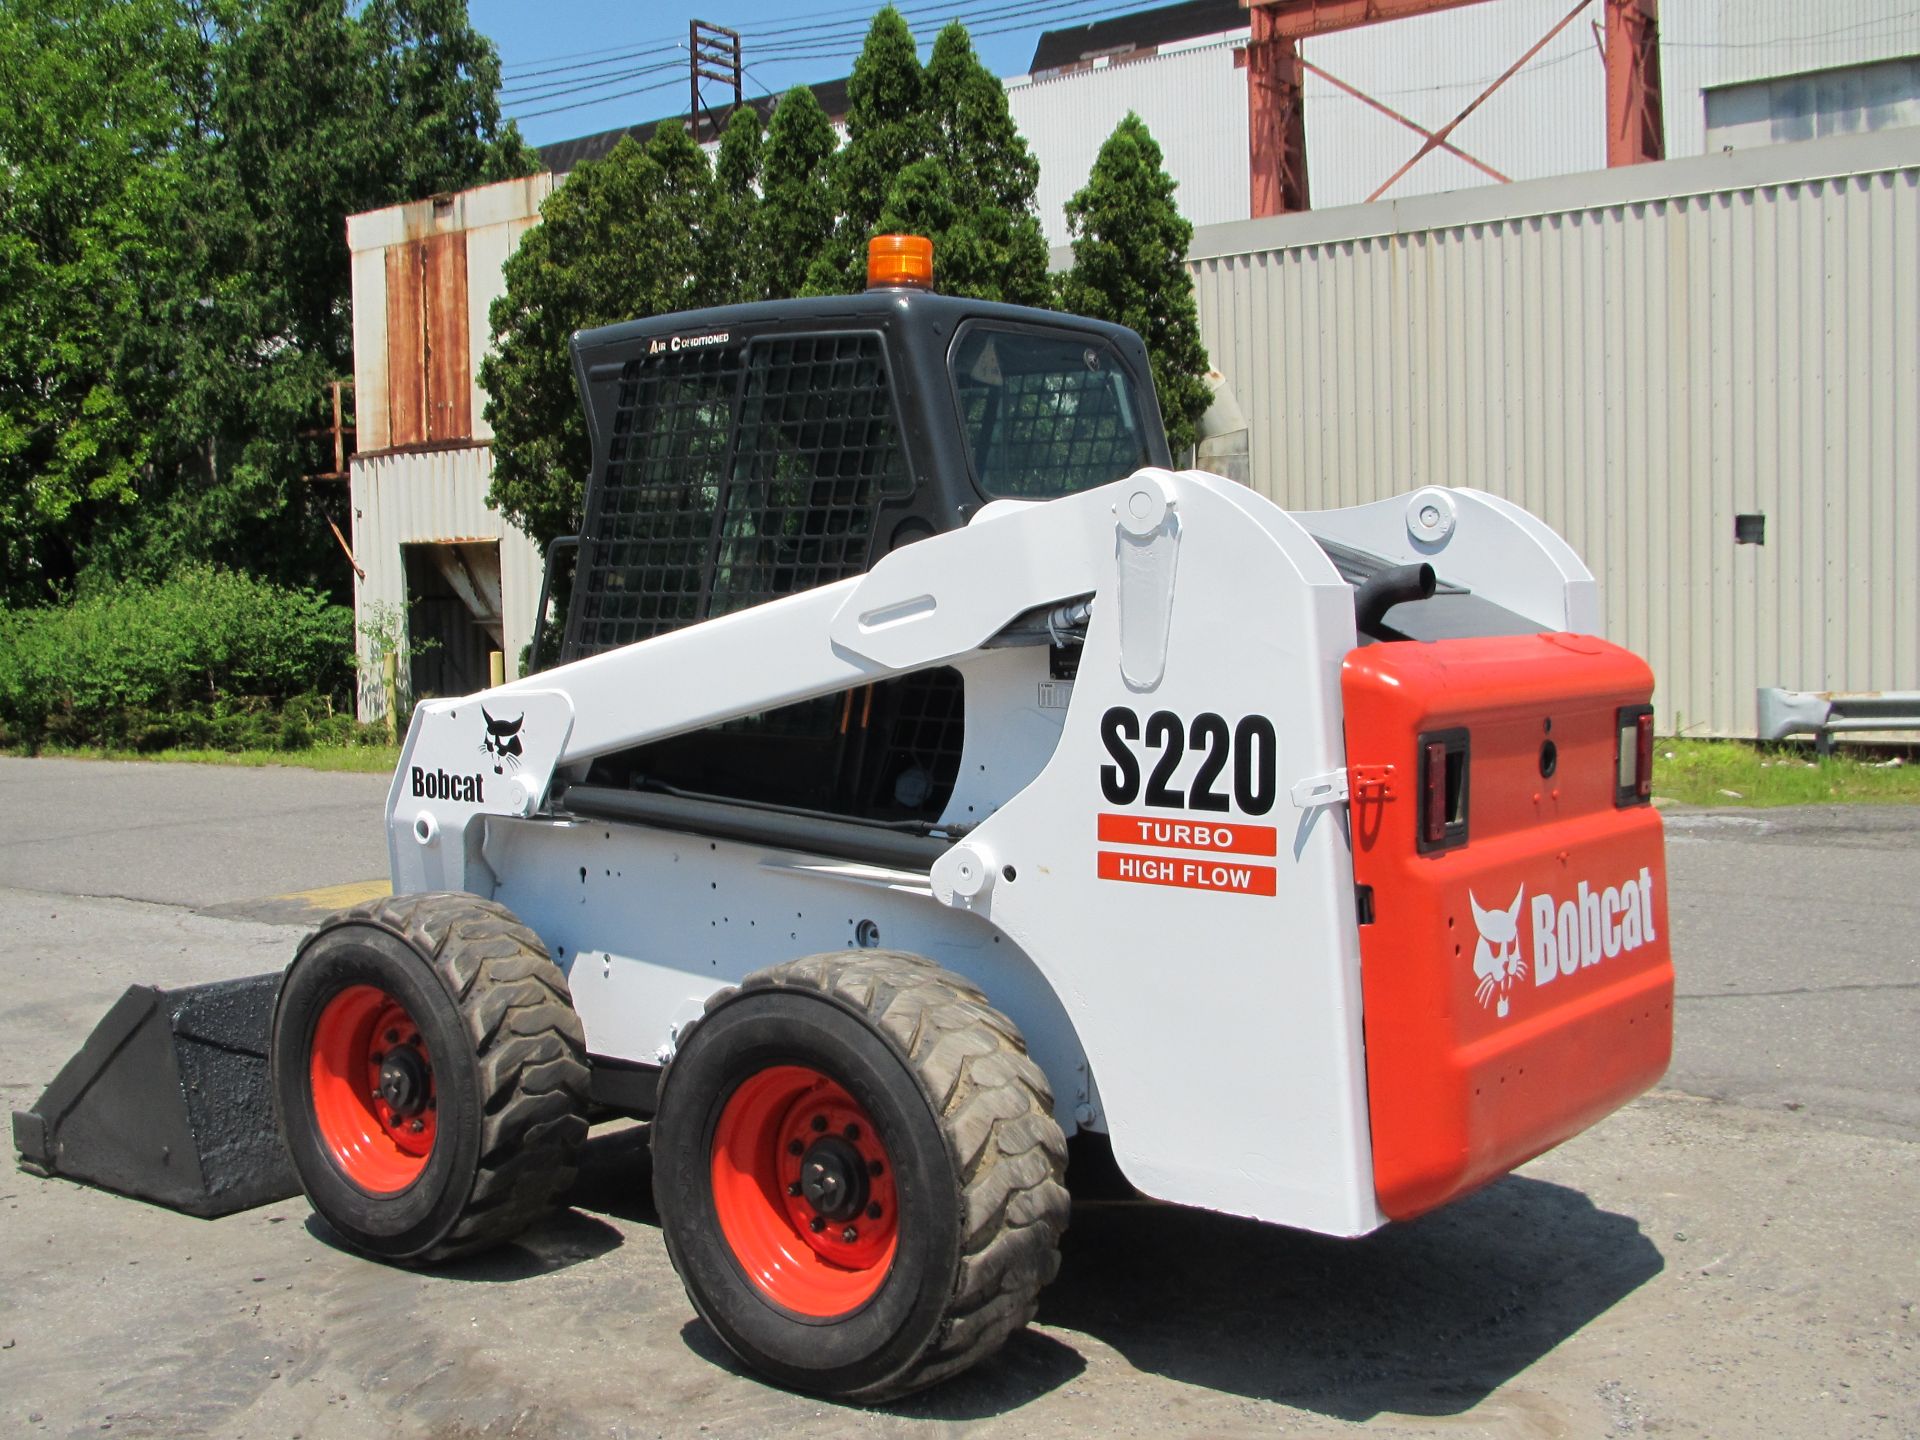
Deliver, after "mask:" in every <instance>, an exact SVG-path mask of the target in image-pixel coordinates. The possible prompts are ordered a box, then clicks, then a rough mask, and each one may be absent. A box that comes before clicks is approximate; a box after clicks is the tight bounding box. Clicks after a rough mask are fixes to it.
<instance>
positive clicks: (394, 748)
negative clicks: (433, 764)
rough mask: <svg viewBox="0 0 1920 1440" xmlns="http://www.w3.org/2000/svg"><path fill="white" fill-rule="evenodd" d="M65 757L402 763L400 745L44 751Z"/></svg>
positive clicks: (388, 768) (369, 766)
mask: <svg viewBox="0 0 1920 1440" xmlns="http://www.w3.org/2000/svg"><path fill="white" fill-rule="evenodd" d="M40 753H41V754H42V755H46V756H48V757H51V758H55V759H63V760H154V761H159V762H161V763H163V764H169V763H170V764H175V765H242V766H254V767H258V766H263V765H289V766H294V767H297V768H299V769H302V770H339V771H347V772H351V773H354V774H363V775H390V774H392V773H393V767H394V766H396V765H398V764H399V763H400V747H399V746H398V745H316V746H314V747H312V748H311V749H307V750H155V751H151V752H146V753H143V752H140V751H136V750H106V749H101V748H98V747H95V746H75V747H72V748H67V749H54V748H52V747H49V748H47V749H44V750H42V751H41V752H40Z"/></svg>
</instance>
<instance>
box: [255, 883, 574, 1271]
mask: <svg viewBox="0 0 1920 1440" xmlns="http://www.w3.org/2000/svg"><path fill="white" fill-rule="evenodd" d="M584 1048H585V1046H584V1039H583V1037H582V1034H581V1029H580V1022H579V1019H578V1017H577V1016H576V1015H575V1014H574V1011H573V1006H572V1004H571V1001H570V999H569V997H568V994H567V988H566V980H565V979H564V977H562V976H561V974H560V972H559V970H558V968H557V967H555V965H554V964H553V962H552V960H550V959H549V958H548V957H547V953H546V950H545V949H544V947H542V946H541V944H540V941H539V939H538V937H537V936H535V935H534V933H533V932H532V931H531V930H529V929H527V928H526V926H524V925H522V924H520V923H519V921H517V920H516V919H515V918H514V917H513V915H512V913H511V912H509V911H508V910H506V909H505V908H504V907H502V906H499V905H495V904H493V903H492V902H490V901H486V900H481V899H479V898H477V897H476V896H472V895H460V894H452V895H408V896H399V897H394V898H391V899H385V900H379V901H375V902H373V903H371V904H368V905H362V906H358V907H356V908H354V909H352V910H348V911H345V912H343V913H342V914H340V915H337V916H335V917H333V919H331V920H329V921H328V922H327V923H326V924H325V925H323V926H322V927H321V928H320V929H319V930H318V931H316V932H315V933H314V934H313V935H311V936H309V937H308V938H307V940H306V941H305V942H304V943H303V944H302V945H301V947H300V951H299V953H298V954H297V955H296V956H295V957H294V961H293V964H292V965H291V966H290V967H289V968H288V970H287V975H286V979H285V980H284V981H283V982H282V984H281V989H280V1000H279V1005H278V1008H277V1009H276V1011H275V1014H274V1027H273V1042H272V1054H271V1059H270V1066H271V1070H272V1074H273V1086H274V1107H275V1111H276V1113H277V1115H278V1117H279V1121H280V1128H281V1133H282V1135H283V1136H284V1137H285V1138H286V1142H287V1150H288V1154H289V1155H290V1157H291V1158H292V1160H293V1165H294V1169H295V1171H296V1172H297V1173H298V1174H299V1176H300V1181H301V1185H302V1187H303V1188H304V1189H305V1190H306V1192H307V1196H308V1198H309V1200H311V1201H312V1203H313V1207H314V1209H315V1210H316V1211H318V1212H319V1214H320V1216H321V1218H322V1219H324V1220H325V1221H326V1222H327V1223H328V1224H329V1225H331V1226H332V1227H333V1228H334V1229H335V1230H336V1231H338V1232H339V1234H340V1235H341V1236H342V1237H343V1238H344V1239H346V1240H347V1241H348V1242H349V1243H351V1244H352V1245H354V1246H355V1247H356V1248H358V1249H360V1250H364V1251H366V1252H367V1253H369V1254H372V1255H377V1256H379V1257H381V1258H383V1259H388V1260H399V1261H405V1262H410V1263H430V1262H434V1261H440V1260H447V1259H451V1258H453V1257H455V1256H459V1255H465V1254H470V1253H472V1252H474V1251H477V1250H482V1249H485V1248H487V1247H488V1246H491V1245H496V1244H499V1243H501V1242H502V1241H504V1240H508V1239H510V1238H512V1237H513V1236H514V1235H516V1234H518V1233H519V1232H520V1231H521V1230H522V1229H524V1228H525V1227H526V1226H527V1225H528V1224H529V1223H531V1222H532V1221H533V1220H535V1219H537V1218H538V1217H539V1216H540V1215H542V1214H544V1213H545V1212H546V1211H547V1210H548V1209H550V1208H551V1207H552V1206H553V1205H554V1204H555V1202H556V1201H557V1200H558V1199H559V1197H560V1196H561V1195H563V1194H564V1193H565V1191H566V1189H567V1187H568V1185H570V1184H571V1183H572V1179H573V1174H574V1168H573V1156H574V1151H575V1148H576V1147H577V1146H578V1144H579V1142H580V1140H581V1139H582V1138H583V1137H584V1136H585V1134H586V1108H587V1073H588V1072H587V1065H586V1060H585V1055H584Z"/></svg>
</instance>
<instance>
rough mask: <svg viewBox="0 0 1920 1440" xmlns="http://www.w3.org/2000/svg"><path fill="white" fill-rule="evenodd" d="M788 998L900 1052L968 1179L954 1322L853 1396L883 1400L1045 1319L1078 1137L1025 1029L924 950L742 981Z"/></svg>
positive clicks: (786, 968)
mask: <svg viewBox="0 0 1920 1440" xmlns="http://www.w3.org/2000/svg"><path fill="white" fill-rule="evenodd" d="M782 989H786V990H804V991H812V992H814V993H816V994H818V995H821V996H824V997H826V998H829V999H832V1000H834V1001H836V1002H838V1003H840V1004H841V1005H843V1006H846V1007H847V1008H849V1009H852V1010H854V1011H855V1012H857V1013H858V1014H860V1015H861V1016H862V1017H864V1018H865V1019H866V1020H867V1021H868V1022H869V1023H870V1024H871V1025H872V1026H873V1027H874V1028H875V1029H876V1030H877V1031H879V1032H880V1033H881V1034H883V1035H885V1036H886V1037H887V1038H888V1039H890V1040H891V1041H892V1042H893V1043H894V1044H895V1045H896V1046H898V1047H899V1049H900V1051H901V1053H902V1055H903V1056H904V1057H905V1059H906V1061H907V1065H908V1068H909V1069H910V1070H911V1071H912V1072H913V1074H914V1076H915V1078H916V1079H917V1080H918V1081H919V1083H920V1086H921V1088H922V1090H923V1091H924V1092H925V1094H926V1097H927V1100H928V1102H929V1103H930V1104H931V1106H932V1107H933V1111H934V1114H935V1115H936V1116H937V1117H939V1120H940V1128H941V1130H942V1132H943V1133H944V1135H945V1137H946V1141H947V1146H948V1150H949V1152H950V1154H951V1155H952V1158H953V1162H954V1167H955V1173H956V1175H957V1176H958V1177H959V1181H960V1197H959V1198H960V1213H961V1214H962V1216H963V1217H964V1219H963V1225H964V1234H963V1236H962V1239H961V1245H960V1258H959V1262H958V1264H957V1265H956V1267H955V1272H954V1275H953V1278H952V1290H951V1292H950V1295H949V1298H948V1302H947V1306H946V1315H945V1318H944V1320H943V1322H942V1324H941V1326H940V1329H939V1332H938V1333H937V1335H936V1336H935V1337H934V1339H933V1341H932V1343H931V1344H930V1345H928V1346H927V1348H926V1349H925V1350H924V1351H923V1352H922V1353H921V1354H920V1355H919V1356H918V1357H917V1358H916V1359H915V1360H914V1361H913V1362H912V1363H911V1364H910V1365H908V1366H907V1367H905V1368H904V1369H903V1370H901V1371H900V1372H898V1373H896V1374H894V1375H892V1376H889V1377H887V1378H886V1379H884V1380H882V1381H879V1382H877V1383H876V1384H874V1385H871V1386H868V1387H866V1388H865V1389H863V1390H860V1391H857V1392H855V1393H852V1394H848V1395H845V1396H843V1397H841V1398H843V1399H847V1400H851V1401H855V1402H857V1403H861V1404H875V1403H879V1402H882V1401H886V1400H891V1399H895V1398H897V1397H899V1396H901V1395H905V1394H907V1393H909V1392H911V1391H914V1390H919V1389H922V1388H924V1387H925V1386H928V1385H931V1384H934V1383H936V1382H937V1381H940V1380H943V1379H946V1378H947V1377H948V1376H950V1375H955V1374H958V1373H959V1372H960V1371H962V1370H965V1369H967V1368H968V1367H969V1366H971V1365H974V1364H975V1363H977V1362H978V1361H980V1360H982V1359H984V1358H986V1357H987V1356H988V1355H991V1354H992V1353H993V1352H994V1351H996V1350H998V1349H999V1348H1000V1346H1001V1345H1003V1344H1004V1343H1005V1342H1006V1340H1007V1337H1008V1336H1010V1335H1012V1334H1013V1333H1014V1332H1015V1331H1017V1330H1019V1329H1021V1328H1022V1327H1023V1326H1025V1325H1026V1324H1027V1323H1028V1322H1029V1321H1030V1320H1032V1319H1033V1317H1034V1314H1035V1312H1036V1310H1037V1309H1038V1306H1039V1296H1040V1291H1041V1289H1042V1287H1044V1286H1045V1285H1046V1284H1047V1283H1048V1282H1049V1281H1051V1280H1052V1279H1053V1278H1054V1276H1055V1275H1056V1274H1057V1273H1058V1272H1059V1269H1060V1237H1061V1235H1062V1234H1064V1233H1065V1231H1066V1228H1067V1220H1068V1215H1069V1211H1070V1208H1071V1202H1070V1201H1069V1198H1068V1194H1067V1188H1066V1164H1067V1146H1066V1137H1065V1136H1064V1135H1063V1134H1062V1133H1061V1130H1060V1126H1059V1124H1058V1123H1057V1122H1056V1121H1055V1120H1054V1118H1053V1092H1052V1089H1051V1087H1049V1085H1048V1084H1047V1079H1046V1076H1045V1075H1044V1074H1043V1073H1042V1072H1041V1070H1040V1067H1039V1066H1038V1065H1036V1064H1034V1062H1033V1060H1032V1059H1031V1058H1030V1057H1029V1056H1028V1054H1027V1047H1026V1041H1025V1039H1024V1038H1023V1037H1022V1036H1021V1034H1020V1030H1019V1028H1018V1027H1017V1026H1016V1025H1015V1024H1014V1023H1013V1021H1011V1020H1009V1019H1008V1018H1007V1017H1006V1016H1004V1015H1002V1014H1001V1013H1000V1012H999V1011H997V1010H995V1009H994V1008H993V1007H992V1006H991V1005H990V1004H989V1003H988V1001H987V997H986V996H985V994H983V993H982V992H981V991H980V989H979V988H978V987H977V986H975V985H974V984H973V983H972V982H971V981H969V980H967V979H965V978H964V977H962V976H959V975H956V974H954V973H953V972H952V971H950V970H945V969H943V968H941V967H940V966H938V965H936V964H934V963H933V962H932V961H929V960H926V959H924V958H922V957H920V956H917V955H910V954H907V953H905V952H902V951H889V950H864V951H858V952H853V953H835V954H827V955H813V956H807V957H805V958H803V959H799V960H792V961H788V962H787V963H785V964H782V965H774V966H770V967H768V968H766V969H764V970H758V971H755V972H754V973H753V974H751V975H748V976H747V977H746V978H745V979H744V980H742V981H741V982H740V986H739V990H740V991H755V990H782ZM733 993H735V992H733V991H731V990H729V991H726V992H723V993H722V995H721V996H717V997H715V999H714V1000H713V1001H710V1002H709V1005H708V1008H709V1009H711V1008H713V1006H714V1005H715V1004H718V1003H721V1001H723V1000H724V999H725V998H727V997H728V996H730V995H732V994H733Z"/></svg>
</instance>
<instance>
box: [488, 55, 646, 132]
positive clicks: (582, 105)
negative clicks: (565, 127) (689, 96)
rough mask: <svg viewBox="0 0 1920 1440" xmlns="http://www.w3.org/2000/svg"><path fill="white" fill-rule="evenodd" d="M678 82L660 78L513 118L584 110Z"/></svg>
mask: <svg viewBox="0 0 1920 1440" xmlns="http://www.w3.org/2000/svg"><path fill="white" fill-rule="evenodd" d="M674 68H675V69H676V70H677V69H679V68H680V67H679V66H677V65H676V66H675V67H674ZM679 83H680V81H679V79H678V78H677V77H676V78H674V79H672V80H661V81H659V82H657V83H655V84H652V85H642V86H641V87H640V88H639V89H637V90H622V91H621V92H620V93H619V94H617V95H600V96H596V97H595V98H594V99H592V100H576V101H574V102H573V103H572V104H570V105H555V106H553V107H552V108H550V109H546V110H527V111H524V112H522V113H520V114H518V115H515V116H514V117H513V118H514V119H515V120H538V119H539V118H540V117H541V116H542V115H558V114H559V113H560V112H561V111H563V110H584V109H586V108H587V107H588V106H589V105H599V104H602V103H604V102H606V101H610V100H626V99H630V98H631V97H633V96H635V95H649V94H651V93H652V92H654V91H655V90H671V89H672V88H673V87H674V86H676V85H678V84H679Z"/></svg>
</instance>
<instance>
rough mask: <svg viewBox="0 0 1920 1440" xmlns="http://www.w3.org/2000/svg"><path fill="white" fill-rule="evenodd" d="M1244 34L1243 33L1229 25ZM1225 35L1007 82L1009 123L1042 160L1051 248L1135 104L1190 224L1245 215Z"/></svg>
mask: <svg viewBox="0 0 1920 1440" xmlns="http://www.w3.org/2000/svg"><path fill="white" fill-rule="evenodd" d="M1235 33H1236V34H1237V35H1238V36H1239V37H1240V39H1241V40H1244V38H1245V32H1244V31H1239V32H1235ZM1235 48H1236V45H1235V43H1234V41H1233V38H1232V37H1231V36H1222V37H1221V38H1220V39H1218V40H1215V41H1211V42H1209V43H1205V44H1201V45H1197V46H1193V47H1191V48H1186V49H1180V50H1175V51H1172V52H1171V53H1162V54H1159V55H1155V56H1151V57H1149V58H1147V59H1144V60H1131V61H1128V62H1126V63H1124V64H1119V65H1107V66H1103V67H1101V68H1100V69H1097V70H1079V71H1075V72H1074V73H1073V74H1071V75H1062V76H1058V77H1056V78H1054V79H1050V80H1027V79H1022V80H1016V81H1014V82H1012V83H1011V84H1009V85H1008V86H1007V104H1008V107H1009V108H1010V109H1011V110H1012V112H1013V119H1014V123H1015V124H1016V125H1017V126H1018V127H1019V129H1020V133H1021V134H1022V135H1023V136H1025V137H1026V140H1027V144H1028V146H1029V147H1030V148H1031V149H1032V151H1033V154H1034V156H1035V158H1036V159H1037V160H1038V161H1039V162H1040V183H1039V186H1038V187H1037V190H1036V193H1035V197H1034V198H1035V203H1036V206H1037V208H1038V210H1039V212H1040V223H1041V226H1042V227H1043V228H1044V229H1045V230H1046V234H1047V243H1048V244H1049V245H1064V244H1066V243H1067V241H1068V235H1067V224H1066V216H1065V213H1064V212H1065V206H1066V203H1067V201H1068V200H1069V199H1070V198H1071V197H1072V196H1073V194H1074V192H1075V191H1077V190H1079V189H1080V188H1081V187H1082V186H1084V185H1085V184H1086V183H1087V176H1088V174H1089V173H1090V172H1091V171H1092V169H1093V162H1094V157H1095V156H1096V155H1097V154H1098V153H1099V151H1100V146H1101V145H1102V144H1104V143H1105V142H1106V139H1107V137H1108V136H1110V135H1111V134H1112V133H1113V130H1114V127H1115V126H1116V125H1118V124H1119V123H1120V122H1121V120H1123V119H1124V118H1126V115H1127V112H1128V111H1133V112H1134V113H1136V114H1138V115H1139V116H1140V118H1141V119H1142V120H1144V121H1146V123H1147V128H1148V130H1150V131H1151V132H1152V133H1153V138H1154V139H1155V140H1156V141H1157V142H1159V145H1160V148H1161V151H1162V153H1163V155H1164V157H1165V166H1166V169H1167V172H1168V173H1169V174H1170V175H1172V176H1174V177H1175V178H1176V179H1177V180H1178V181H1179V186H1180V188H1179V203H1180V211H1181V213H1182V214H1183V215H1185V216H1186V217H1187V219H1189V220H1190V221H1192V222H1193V223H1194V224H1195V225H1215V224H1219V223H1221V222H1222V221H1227V220H1239V219H1244V218H1245V216H1246V214H1247V163H1248V162H1247V139H1246V137H1247V82H1246V72H1245V71H1242V70H1238V69H1236V68H1235V67H1234V63H1233V57H1234V51H1235Z"/></svg>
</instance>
